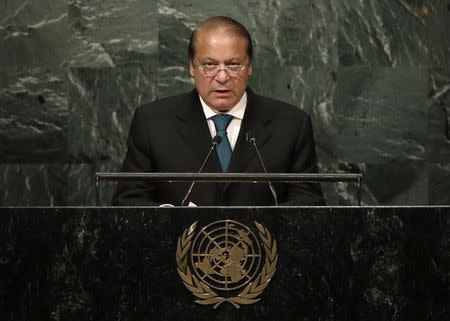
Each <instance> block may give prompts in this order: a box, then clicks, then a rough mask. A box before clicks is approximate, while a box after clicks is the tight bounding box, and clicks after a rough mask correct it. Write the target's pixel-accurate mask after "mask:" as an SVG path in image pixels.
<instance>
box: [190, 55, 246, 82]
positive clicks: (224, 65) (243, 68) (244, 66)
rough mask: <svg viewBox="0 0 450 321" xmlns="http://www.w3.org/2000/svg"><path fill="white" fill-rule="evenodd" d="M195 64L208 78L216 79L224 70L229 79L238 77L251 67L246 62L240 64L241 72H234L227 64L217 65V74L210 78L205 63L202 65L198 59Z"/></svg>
mask: <svg viewBox="0 0 450 321" xmlns="http://www.w3.org/2000/svg"><path fill="white" fill-rule="evenodd" d="M195 63H196V64H197V67H198V69H200V70H202V72H203V74H204V76H205V77H206V78H215V77H216V76H217V75H218V74H219V72H221V71H222V70H223V71H225V72H226V73H227V75H228V77H238V76H239V75H240V74H241V73H242V71H243V70H245V69H246V68H248V66H249V65H250V64H249V63H248V62H246V63H245V64H240V68H239V70H237V71H232V70H231V69H230V68H229V67H227V64H225V63H220V64H217V65H216V68H215V69H214V70H217V72H216V73H215V74H214V75H212V76H208V75H207V74H206V71H205V69H204V65H205V63H203V64H202V63H200V61H198V58H195ZM220 65H223V68H221V67H220ZM230 72H231V73H234V72H237V74H230Z"/></svg>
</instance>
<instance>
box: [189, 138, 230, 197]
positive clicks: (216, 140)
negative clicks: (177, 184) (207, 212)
mask: <svg viewBox="0 0 450 321" xmlns="http://www.w3.org/2000/svg"><path fill="white" fill-rule="evenodd" d="M221 142H222V137H220V136H219V135H216V136H215V137H214V138H213V139H212V143H211V147H210V148H209V152H208V155H206V158H205V160H204V161H203V164H202V166H200V169H199V170H198V172H197V173H201V172H202V170H203V167H205V165H206V162H207V161H208V159H209V158H210V157H211V154H212V152H213V150H215V149H216V148H217V146H219V145H220V143H221ZM194 184H195V181H192V183H191V185H190V186H189V189H188V191H187V192H186V195H185V196H184V198H183V200H182V201H181V206H186V202H187V200H188V197H189V195H191V192H192V188H193V187H194Z"/></svg>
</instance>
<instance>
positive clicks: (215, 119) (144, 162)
mask: <svg viewBox="0 0 450 321" xmlns="http://www.w3.org/2000/svg"><path fill="white" fill-rule="evenodd" d="M252 56H253V47H252V42H251V38H250V35H249V33H248V31H247V30H246V29H245V27H244V26H242V25H241V24H240V23H239V22H237V21H235V20H233V19H231V18H228V17H213V18H209V19H207V20H205V21H204V22H203V23H202V24H200V25H199V27H198V28H197V29H196V30H195V31H194V32H193V34H192V37H191V41H190V44H189V66H190V74H191V76H192V77H193V78H194V80H195V89H194V90H193V91H191V92H189V93H185V94H181V95H177V96H172V97H168V98H164V99H160V100H156V101H154V102H151V103H149V104H146V105H143V106H140V107H138V108H137V109H136V111H135V114H134V117H133V120H132V123H131V126H130V133H129V138H128V150H127V153H126V156H125V160H124V162H123V166H122V171H124V172H196V171H198V169H199V168H200V166H201V165H202V162H203V160H204V159H205V156H206V154H207V152H208V151H209V149H210V147H211V144H212V138H213V137H215V136H216V135H218V136H221V138H222V139H221V142H220V144H219V145H218V146H217V148H216V149H217V150H216V152H217V153H213V155H212V157H211V158H210V159H209V161H208V162H207V163H206V165H205V168H204V170H203V171H204V172H231V173H234V172H247V173H255V172H263V169H262V166H261V164H260V162H259V160H258V157H257V154H256V152H255V149H254V147H252V145H251V144H250V142H249V138H255V139H256V144H257V145H258V148H259V149H260V153H261V156H262V158H263V160H264V162H265V165H266V169H267V171H268V172H272V173H314V172H317V157H316V152H315V143H314V137H313V131H312V126H311V120H310V118H309V116H308V115H307V114H306V113H305V112H303V111H301V110H299V109H297V108H296V107H294V106H292V105H289V104H286V103H283V102H280V101H277V100H273V99H270V98H266V97H262V96H259V95H256V94H254V93H253V92H252V91H251V90H250V89H249V88H248V87H247V82H248V77H249V76H250V75H251V73H252V67H253V66H252ZM188 185H189V184H187V183H148V182H125V183H119V185H118V187H117V190H116V192H115V195H114V198H113V205H156V206H158V205H161V204H173V205H180V204H181V201H182V199H183V197H184V196H185V194H186V191H187V189H188ZM275 190H276V193H277V195H278V200H279V202H280V204H285V205H323V204H324V199H323V195H322V191H321V189H320V185H319V184H311V183H295V184H294V183H292V184H275ZM189 201H190V204H192V205H198V206H206V205H212V206H214V205H273V203H274V201H273V196H272V194H271V192H270V189H269V187H268V185H267V184H265V183H259V184H251V183H250V184H249V183H198V184H196V185H195V187H194V188H193V190H192V193H191V194H190V198H189Z"/></svg>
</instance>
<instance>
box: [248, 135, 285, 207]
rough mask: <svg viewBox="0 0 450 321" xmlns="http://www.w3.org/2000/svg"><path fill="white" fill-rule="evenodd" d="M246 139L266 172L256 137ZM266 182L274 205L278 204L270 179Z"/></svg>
mask: <svg viewBox="0 0 450 321" xmlns="http://www.w3.org/2000/svg"><path fill="white" fill-rule="evenodd" d="M246 137H247V138H248V137H249V134H248V133H247V135H246ZM247 140H248V142H250V144H251V145H252V146H253V147H254V148H255V151H256V154H257V155H258V158H259V163H260V164H261V166H262V168H263V170H264V173H266V174H267V170H266V166H265V165H264V161H263V159H262V157H261V154H260V153H259V149H258V146H257V145H256V138H255V137H252V138H250V139H247ZM267 183H269V189H270V192H271V193H272V197H273V201H274V203H275V206H278V197H277V193H276V192H275V188H274V187H273V184H272V182H271V181H268V182H267Z"/></svg>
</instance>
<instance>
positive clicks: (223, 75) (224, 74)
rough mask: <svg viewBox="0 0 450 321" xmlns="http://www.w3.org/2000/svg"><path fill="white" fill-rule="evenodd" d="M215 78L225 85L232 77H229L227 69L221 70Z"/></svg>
mask: <svg viewBox="0 0 450 321" xmlns="http://www.w3.org/2000/svg"><path fill="white" fill-rule="evenodd" d="M214 78H215V79H216V81H218V82H220V83H225V82H227V81H228V80H230V75H228V73H227V72H226V70H225V69H220V70H219V72H218V73H217V74H216V77H214Z"/></svg>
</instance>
